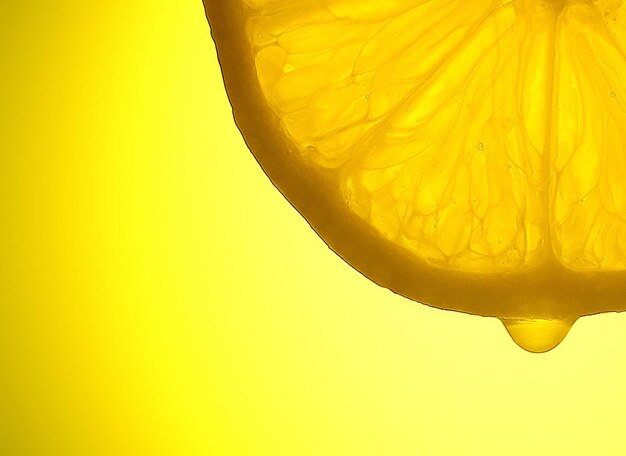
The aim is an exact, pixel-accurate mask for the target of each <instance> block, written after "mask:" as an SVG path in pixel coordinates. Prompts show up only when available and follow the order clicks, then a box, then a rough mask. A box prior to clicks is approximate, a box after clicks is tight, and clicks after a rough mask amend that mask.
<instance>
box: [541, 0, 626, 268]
mask: <svg viewBox="0 0 626 456" xmlns="http://www.w3.org/2000/svg"><path fill="white" fill-rule="evenodd" d="M596 3H597V8H594V7H592V6H591V5H589V4H584V3H579V4H575V5H571V6H570V7H569V8H566V9H565V11H564V13H563V15H562V17H561V19H560V22H559V34H558V55H559V60H558V67H557V71H558V78H559V95H558V98H557V102H556V107H555V125H556V139H557V140H556V149H555V152H556V160H555V163H554V167H555V169H554V174H553V175H554V187H555V193H554V198H553V203H552V218H553V221H552V225H553V229H554V232H555V235H554V242H555V250H556V251H557V256H558V258H559V260H560V261H561V262H562V263H563V264H564V265H565V266H567V267H569V268H572V269H579V270H589V269H596V270H598V269H600V270H618V269H624V268H626V73H624V69H625V68H626V59H625V55H624V50H623V49H624V47H623V43H624V24H625V23H626V22H625V21H624V12H623V8H622V6H621V2H607V1H603V2H596ZM590 18H591V20H590Z"/></svg>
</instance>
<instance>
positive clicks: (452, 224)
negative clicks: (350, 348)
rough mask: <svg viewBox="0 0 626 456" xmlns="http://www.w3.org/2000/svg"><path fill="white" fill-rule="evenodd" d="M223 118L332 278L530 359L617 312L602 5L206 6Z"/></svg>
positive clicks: (397, 0)
mask: <svg viewBox="0 0 626 456" xmlns="http://www.w3.org/2000/svg"><path fill="white" fill-rule="evenodd" d="M205 6H206V11H207V16H208V19H209V22H210V26H211V30H212V35H213V38H214V40H215V43H216V45H217V50H218V56H219V59H220V64H221V67H222V70H223V75H224V80H225V84H226V89H227V92H228V95H229V98H230V101H231V104H232V106H233V108H234V114H235V119H236V122H237V125H238V127H239V129H240V130H241V132H242V133H243V136H244V138H245V140H246V142H247V144H248V146H249V147H250V149H251V150H252V152H253V154H254V155H255V157H256V158H257V160H258V161H259V163H260V164H261V166H262V168H263V170H264V171H265V172H266V174H267V175H268V176H269V177H270V179H271V180H272V182H273V183H274V184H275V185H276V186H277V188H278V189H279V190H280V191H281V192H282V193H283V194H284V195H285V196H286V197H287V199H288V200H289V201H290V202H291V203H292V204H293V205H294V206H295V208H296V209H297V210H298V211H299V212H300V213H301V214H302V215H303V216H304V217H305V218H306V219H307V220H308V222H309V223H310V224H311V226H312V227H313V228H314V229H315V231H316V232H317V233H318V234H319V235H320V236H321V237H322V238H323V239H324V241H325V242H326V243H327V244H328V245H329V246H330V247H331V248H332V249H333V250H334V251H335V252H337V253H338V254H339V255H340V256H341V257H342V258H344V259H345V260H346V261H347V262H348V263H349V264H351V265H352V266H353V267H355V268H356V269H357V270H359V271H360V272H361V273H363V274H364V275H365V276H367V277H369V278H370V279H372V280H374V281H375V282H377V283H378V284H380V285H382V286H385V287H387V288H389V289H391V290H393V291H395V292H397V293H399V294H402V295H404V296H407V297H409V298H411V299H413V300H416V301H419V302H422V303H425V304H428V305H431V306H435V307H439V308H442V309H449V310H457V311H463V312H467V313H471V314H476V315H484V316H494V317H498V318H500V319H501V320H502V321H503V322H505V325H506V326H507V329H508V330H509V333H510V334H511V335H512V336H513V337H514V338H515V339H516V341H517V342H518V343H519V344H520V345H521V346H523V347H525V348H527V349H529V350H531V351H545V350H548V349H550V348H552V347H554V346H555V345H557V344H558V343H559V342H560V340H561V339H562V338H563V337H564V336H565V335H566V334H567V330H568V329H569V327H570V326H571V324H573V322H574V321H575V320H576V319H577V318H578V317H580V316H582V315H588V314H593V313H598V312H606V311H622V310H626V298H625V296H626V130H625V126H626V54H625V51H624V49H626V47H625V44H626V7H623V6H622V2H621V0H620V1H617V0H594V1H591V0H585V1H573V0H571V1H570V0H558V1H557V0H553V1H539V0H516V1H513V0H500V1H496V0H475V1H473V2H467V1H464V0H413V1H411V0H387V1H385V2H380V1H378V0H205Z"/></svg>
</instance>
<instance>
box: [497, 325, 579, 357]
mask: <svg viewBox="0 0 626 456" xmlns="http://www.w3.org/2000/svg"><path fill="white" fill-rule="evenodd" d="M501 321H502V323H503V324H504V327H505V328H506V330H507V331H508V333H509V335H510V336H511V338H512V339H513V340H514V341H515V343H516V344H517V345H519V346H520V347H522V348H523V349H524V350H526V351H529V352H532V353H544V352H547V351H549V350H552V349H553V348H554V347H556V346H557V345H559V344H560V343H561V341H562V340H563V339H564V338H565V336H567V333H568V332H569V330H570V328H571V327H572V325H573V324H574V321H564V320H544V319H504V318H503V319H501Z"/></svg>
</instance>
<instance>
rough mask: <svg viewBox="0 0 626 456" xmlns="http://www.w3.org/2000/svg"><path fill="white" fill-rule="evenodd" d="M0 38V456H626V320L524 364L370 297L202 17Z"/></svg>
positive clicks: (172, 6)
mask: <svg viewBox="0 0 626 456" xmlns="http://www.w3.org/2000/svg"><path fill="white" fill-rule="evenodd" d="M216 1H217V0H216ZM0 21H1V22H2V24H1V27H0V64H1V65H2V68H1V72H0V82H1V86H0V102H1V105H0V106H1V111H0V116H1V118H0V141H1V149H0V216H1V217H2V218H1V219H0V239H1V241H0V242H1V244H0V249H1V250H0V300H1V302H0V387H1V388H0V454H1V455H74V454H76V455H125V454H129V455H159V454H165V455H195V454H198V455H217V456H222V455H224V456H226V455H251V456H256V455H271V456H280V455H288V456H305V455H381V456H382V455H391V456H395V455H474V454H475V455H491V454H494V455H496V454H497V455H500V454H510V455H528V454H533V455H543V454H545V455H552V454H559V455H561V454H563V455H564V454H585V455H588V454H602V455H612V454H615V455H623V454H625V453H626V442H625V440H624V437H623V433H624V425H625V424H626V315H605V316H598V317H592V318H586V319H583V320H582V321H579V322H578V323H577V324H576V325H575V326H574V328H573V330H572V331H571V333H570V335H569V336H568V337H567V338H566V340H565V341H564V342H563V344H562V345H561V346H560V347H558V348H557V349H555V350H554V351H552V352H550V353H547V354H545V355H532V354H529V353H526V352H524V351H522V350H521V349H519V348H518V347H517V346H516V345H514V344H513V342H512V341H511V340H510V339H509V338H508V336H507V334H506V333H505V331H504V329H503V327H502V326H501V324H500V323H499V322H498V321H495V320H490V319H485V318H479V317H471V316H467V315H461V314H455V313H450V312H444V311H438V310H433V309H429V308H427V307H425V306H422V305H418V304H415V303H412V302H409V301H407V300H405V299H402V298H400V297H397V296H394V295H393V294H392V293H390V292H388V291H386V290H384V289H381V288H378V287H377V286H375V285H373V284H372V283H370V282H369V281H367V280H366V279H364V278H363V277H362V276H360V275H359V274H358V273H357V272H355V271H354V270H352V269H351V268H350V267H348V266H347V265H346V264H345V263H343V262H342V261H341V260H340V259H338V257H336V256H335V255H334V254H333V253H332V252H330V251H329V250H328V249H327V248H326V247H325V245H324V244H323V243H322V241H321V240H319V239H318V238H317V237H316V235H315V234H314V233H313V232H312V231H311V229H310V228H309V227H308V226H307V224H306V223H305V222H304V221H303V220H302V219H301V218H300V216H299V215H298V214H297V213H296V212H295V211H294V210H293V209H292V208H291V207H290V206H289V204H288V203H287V202H286V201H285V200H284V199H283V198H282V197H281V196H280V195H279V194H278V192H277V191H276V190H275V189H274V188H273V187H272V186H271V184H270V183H269V181H268V180H267V178H266V177H265V176H264V175H263V174H262V172H261V171H260V169H259V167H258V166H257V165H256V163H255V162H254V160H253V158H252V156H251V154H250V153H249V152H248V151H247V149H246V148H245V145H244V143H243V141H242V139H241V137H240V135H239V133H238V131H237V129H236V128H235V126H234V123H233V121H232V117H231V114H230V110H229V105H228V102H227V99H226V96H225V93H224V90H223V86H222V83H221V79H220V74H219V67H218V65H217V61H216V56H215V51H214V48H213V45H212V42H211V40H210V35H209V28H208V26H207V23H206V21H205V18H204V14H203V8H202V5H201V2H200V0H193V1H192V0H184V1H183V0H180V1H175V0H154V1H151V2H148V1H144V0H136V1H122V0H111V1H100V2H99V1H70V0H59V1H56V2H50V1H48V2H43V1H35V2H25V1H15V2H9V1H4V2H2V5H1V6H0ZM451 286H452V284H451Z"/></svg>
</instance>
